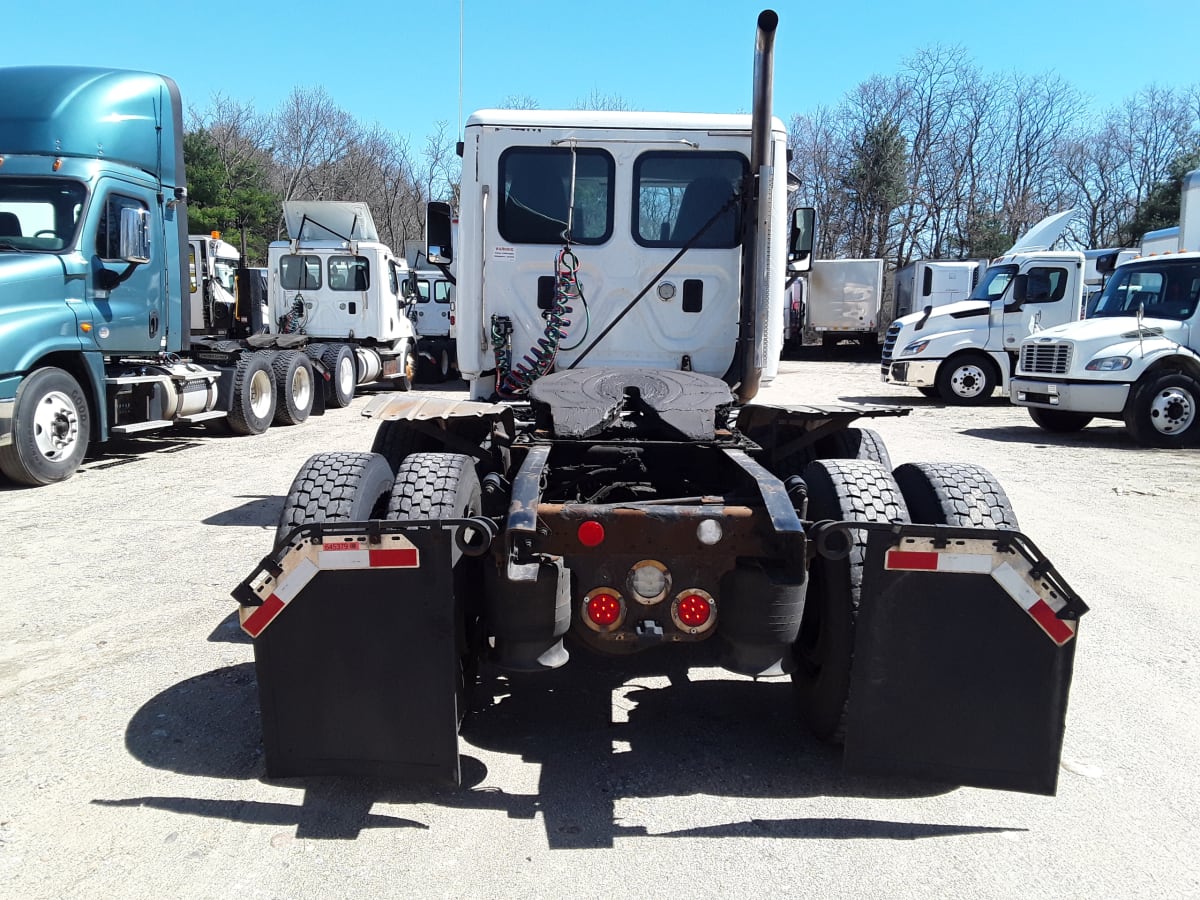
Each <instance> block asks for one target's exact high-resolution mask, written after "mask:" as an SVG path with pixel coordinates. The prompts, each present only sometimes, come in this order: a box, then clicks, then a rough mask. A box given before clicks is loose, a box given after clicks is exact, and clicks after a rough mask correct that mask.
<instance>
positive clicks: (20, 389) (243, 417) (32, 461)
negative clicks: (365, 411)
mask: <svg viewBox="0 0 1200 900" xmlns="http://www.w3.org/2000/svg"><path fill="white" fill-rule="evenodd" d="M186 203H187V185H186V180H185V177H184V161H183V105H182V102H181V100H180V96H179V89H178V87H177V86H176V84H175V82H174V81H172V80H171V79H170V78H167V77H166V76H163V75H156V74H152V73H149V72H130V71H123V70H114V69H101V68H84V67H70V66H43V67H24V68H6V69H0V297H2V298H3V301H2V304H3V305H2V307H0V323H2V325H0V472H2V473H3V474H4V475H5V476H7V477H8V478H9V479H10V480H12V481H14V482H16V483H19V484H24V485H30V486H38V485H46V484H52V483H54V482H58V481H62V480H63V479H66V478H69V477H70V476H71V475H72V474H73V473H74V472H75V471H76V470H77V469H78V467H79V465H80V463H81V462H82V460H83V458H84V455H85V454H86V453H87V451H88V448H89V446H93V445H95V444H97V443H101V442H104V441H107V440H109V439H111V438H116V437H129V436H135V435H140V434H143V433H146V432H149V431H153V430H156V429H161V428H167V427H170V426H173V425H180V424H186V425H193V424H199V423H204V424H206V425H209V426H214V427H216V428H220V429H223V430H232V431H234V432H236V433H238V434H259V433H261V432H263V431H265V430H266V429H267V428H268V427H269V426H270V425H271V424H272V423H281V424H296V423H299V422H302V421H304V420H305V419H306V418H307V417H308V416H309V415H310V414H312V413H314V412H322V411H323V409H324V407H323V404H322V403H321V402H320V400H321V394H320V392H319V391H318V390H316V389H315V385H316V384H317V382H318V380H323V379H324V377H325V376H326V375H327V374H328V373H327V370H326V369H324V368H322V366H321V364H320V363H319V361H318V362H317V363H315V364H314V362H313V361H312V360H311V359H310V358H309V357H308V356H307V355H306V354H305V352H304V349H305V346H306V343H307V339H306V338H304V337H303V336H302V335H271V334H262V333H260V332H261V331H262V330H263V323H262V322H261V306H260V302H259V300H258V299H254V300H253V301H251V300H250V298H251V297H252V296H254V297H257V296H259V295H261V291H258V292H256V291H254V290H252V279H251V276H252V273H251V272H250V271H249V270H248V269H246V268H245V267H244V266H243V265H242V264H241V260H240V258H239V257H238V255H237V253H236V251H235V250H234V248H232V247H231V246H230V245H228V244H225V243H224V242H223V241H221V240H220V239H219V238H218V237H212V236H209V237H205V236H204V235H199V236H196V237H195V239H194V240H189V236H188V231H187V214H186ZM239 284H241V285H243V286H242V287H239Z"/></svg>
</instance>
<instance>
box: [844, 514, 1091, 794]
mask: <svg viewBox="0 0 1200 900" xmlns="http://www.w3.org/2000/svg"><path fill="white" fill-rule="evenodd" d="M1086 611H1087V607H1086V605H1084V603H1083V602H1082V601H1081V600H1080V599H1079V598H1078V597H1077V596H1076V595H1075V594H1074V593H1073V592H1072V591H1071V589H1070V588H1069V587H1068V586H1067V585H1066V583H1065V582H1064V581H1063V579H1062V578H1061V576H1059V575H1058V573H1057V572H1056V571H1055V570H1054V569H1053V567H1051V566H1050V565H1049V563H1048V562H1046V560H1045V559H1044V558H1043V557H1042V556H1041V554H1040V553H1039V552H1038V551H1037V549H1036V548H1035V547H1034V546H1033V544H1032V543H1031V542H1030V541H1029V540H1028V539H1027V538H1025V537H1024V536H1023V535H1021V534H1019V533H1017V532H1011V531H991V530H982V529H969V530H968V529H961V528H949V527H937V526H921V525H912V526H903V527H901V528H899V529H892V530H884V529H879V530H872V531H871V533H870V535H869V539H868V544H867V562H866V571H865V573H864V582H863V595H862V606H861V608H860V612H859V619H858V627H857V631H856V637H855V649H854V668H853V672H852V677H851V685H850V703H849V711H848V716H847V722H846V741H845V765H846V768H847V769H848V770H851V771H857V772H863V773H872V774H886V775H913V776H917V777H922V778H931V779H936V780H939V781H947V782H951V783H954V784H959V785H970V786H974V787H987V788H1000V789H1004V790H1014V791H1026V792H1029V793H1037V794H1053V793H1054V792H1055V790H1056V787H1057V783H1058V767H1059V757H1060V755H1061V752H1062V740H1063V728H1064V723H1065V718H1066V712H1067V694H1068V691H1069V689H1070V685H1071V669H1072V664H1073V661H1074V657H1075V637H1076V634H1077V631H1078V619H1079V616H1080V615H1082V614H1083V613H1084V612H1086Z"/></svg>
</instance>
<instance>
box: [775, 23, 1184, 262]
mask: <svg viewBox="0 0 1200 900" xmlns="http://www.w3.org/2000/svg"><path fill="white" fill-rule="evenodd" d="M790 146H791V148H792V151H793V162H792V170H793V172H794V173H795V174H796V175H798V176H799V178H800V180H801V187H800V189H799V190H798V191H797V193H796V195H795V196H794V198H793V201H792V202H793V203H796V204H799V205H810V206H813V207H815V208H816V210H817V217H818V223H819V225H818V227H819V229H820V230H819V233H818V246H817V252H818V255H819V256H820V257H823V258H834V257H846V258H854V257H864V258H872V259H876V258H881V259H887V260H890V261H892V262H893V263H894V264H895V265H897V266H902V265H905V264H907V263H908V262H910V261H911V260H914V259H921V258H950V259H952V258H969V257H994V256H997V255H999V254H1000V253H1003V252H1004V251H1005V250H1006V249H1008V247H1010V246H1011V245H1012V242H1013V241H1014V240H1015V239H1016V238H1017V237H1018V236H1019V235H1020V234H1021V233H1022V232H1023V231H1025V230H1026V229H1027V228H1028V227H1029V226H1031V225H1033V224H1034V223H1036V222H1037V221H1039V220H1040V219H1042V218H1044V217H1045V216H1047V215H1050V214H1052V213H1056V212H1060V211H1062V210H1066V209H1071V208H1075V209H1077V210H1078V215H1077V216H1076V218H1075V219H1074V223H1073V226H1072V228H1071V230H1070V231H1069V232H1068V234H1067V239H1068V241H1069V242H1070V243H1072V244H1074V245H1076V246H1078V247H1083V248H1087V247H1097V248H1099V247H1113V246H1132V245H1134V244H1136V243H1137V242H1138V241H1139V240H1140V239H1141V236H1142V234H1143V233H1144V232H1146V231H1148V230H1152V229H1156V228H1163V227H1167V226H1170V225H1175V224H1177V223H1178V221H1179V194H1180V185H1181V182H1182V178H1183V176H1184V174H1185V173H1186V172H1187V171H1189V170H1190V169H1194V168H1196V167H1198V166H1200V84H1196V85H1192V86H1191V87H1187V88H1182V89H1177V88H1170V87H1159V86H1155V85H1151V86H1149V87H1145V88H1142V89H1141V90H1139V91H1137V92H1136V93H1134V94H1132V95H1131V96H1129V97H1128V98H1127V99H1126V100H1125V101H1124V102H1122V103H1121V104H1119V105H1117V106H1115V107H1113V108H1111V109H1107V110H1103V111H1099V112H1097V111H1094V110H1092V109H1090V108H1089V104H1088V101H1087V99H1086V98H1085V97H1084V96H1083V95H1082V94H1081V93H1080V92H1079V91H1078V90H1076V89H1075V88H1073V87H1072V86H1071V85H1070V84H1068V83H1066V82H1065V81H1064V80H1063V79H1062V78H1060V77H1058V76H1057V75H1053V74H1043V75H1028V74H1020V73H1007V74H1003V75H999V76H995V77H987V76H985V75H984V74H983V73H982V72H981V71H980V70H979V68H978V67H977V66H975V64H974V63H973V62H971V61H970V59H969V58H967V56H966V53H965V51H964V50H963V48H962V47H934V48H929V49H924V50H921V51H919V52H917V53H916V54H914V55H913V56H912V57H910V58H909V59H907V60H906V61H905V62H904V63H903V65H902V66H901V69H900V71H899V72H897V73H896V74H894V75H891V76H875V77H872V78H869V79H867V80H865V81H863V82H861V83H860V84H859V85H858V86H857V87H856V88H855V89H853V90H851V91H850V92H848V93H847V94H846V96H845V97H844V98H843V99H842V100H841V102H840V103H838V104H837V105H836V106H831V107H830V106H822V107H818V108H817V109H815V110H813V111H811V112H808V113H804V114H801V115H796V116H794V117H793V118H792V120H791V123H790Z"/></svg>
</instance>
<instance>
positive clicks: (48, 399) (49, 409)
mask: <svg viewBox="0 0 1200 900" xmlns="http://www.w3.org/2000/svg"><path fill="white" fill-rule="evenodd" d="M33 442H34V445H35V446H36V447H37V450H38V453H39V454H40V455H41V456H42V457H44V458H45V459H48V460H50V461H51V462H59V461H61V460H63V459H66V458H67V457H69V456H70V455H71V453H72V452H74V450H75V446H76V444H78V443H79V410H77V409H76V408H75V404H74V403H73V402H71V398H70V397H68V396H67V395H66V394H64V393H63V392H62V391H51V392H50V393H48V394H47V395H46V396H45V397H43V398H42V400H41V402H40V403H39V404H38V405H37V408H36V409H35V410H34V413H33Z"/></svg>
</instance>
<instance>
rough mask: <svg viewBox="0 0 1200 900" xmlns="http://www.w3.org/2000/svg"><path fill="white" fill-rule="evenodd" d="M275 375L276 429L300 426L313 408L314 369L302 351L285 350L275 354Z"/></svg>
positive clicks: (272, 367)
mask: <svg viewBox="0 0 1200 900" xmlns="http://www.w3.org/2000/svg"><path fill="white" fill-rule="evenodd" d="M271 370H272V372H273V373H274V375H275V392H276V393H277V394H278V395H279V400H278V401H277V402H276V404H275V424H276V425H299V424H300V423H301V422H303V421H304V420H305V419H307V418H308V414H309V413H310V412H312V406H313V387H314V381H313V367H312V362H310V361H309V358H308V357H307V356H306V355H305V354H304V353H302V352H301V351H299V350H284V351H283V352H281V353H278V354H276V356H275V361H274V362H273V363H272V364H271Z"/></svg>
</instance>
